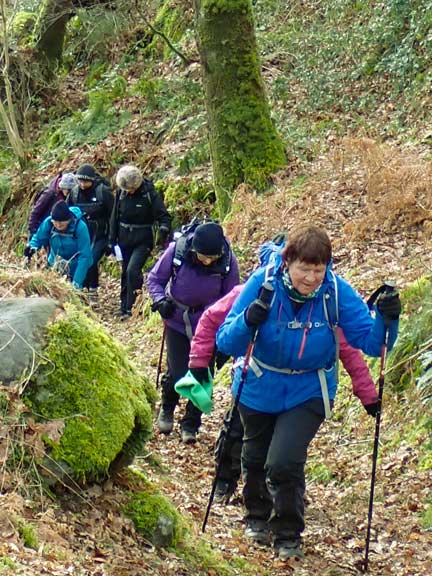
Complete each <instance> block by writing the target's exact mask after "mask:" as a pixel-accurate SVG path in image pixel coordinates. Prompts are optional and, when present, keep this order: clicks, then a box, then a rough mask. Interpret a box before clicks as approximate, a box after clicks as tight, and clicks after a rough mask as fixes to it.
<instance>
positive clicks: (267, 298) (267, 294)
mask: <svg viewBox="0 0 432 576" xmlns="http://www.w3.org/2000/svg"><path fill="white" fill-rule="evenodd" d="M273 291H274V288H273V286H272V285H271V284H270V282H265V283H264V284H263V285H262V287H261V290H260V293H259V299H260V300H261V302H262V303H263V304H264V305H265V306H269V305H270V303H271V300H272V297H273ZM257 337H258V326H257V327H256V328H254V331H253V333H252V338H251V340H250V342H249V345H248V347H247V350H246V354H245V357H244V361H243V368H242V371H241V374H240V382H239V387H238V390H237V394H236V397H235V399H234V404H233V405H232V407H231V411H230V416H229V420H228V423H227V428H226V434H225V437H224V438H223V439H222V444H221V452H220V458H219V462H218V465H217V467H216V473H215V477H214V479H213V484H212V488H211V492H210V497H209V501H208V504H207V510H206V513H205V516H204V521H203V525H202V529H201V530H202V532H203V533H204V532H205V529H206V526H207V521H208V517H209V515H210V509H211V507H212V504H213V500H214V496H215V492H216V485H217V482H218V480H219V476H220V471H221V467H222V462H223V456H224V453H225V446H226V445H227V441H228V438H229V437H230V434H231V428H232V423H233V420H234V418H233V415H234V414H235V411H236V410H237V406H238V405H239V402H240V397H241V393H242V390H243V386H244V383H245V382H246V377H247V373H248V370H249V364H250V359H251V356H252V353H253V350H254V347H255V342H256V339H257Z"/></svg>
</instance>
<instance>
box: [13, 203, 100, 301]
mask: <svg viewBox="0 0 432 576" xmlns="http://www.w3.org/2000/svg"><path fill="white" fill-rule="evenodd" d="M81 217H82V212H81V210H80V209H79V208H78V207H76V206H74V207H72V208H69V207H68V205H67V204H66V202H65V201H63V200H62V201H60V202H57V204H55V205H54V207H53V209H52V212H51V216H48V218H45V220H44V221H43V222H42V224H41V225H40V226H39V228H38V229H37V232H36V234H34V235H33V236H32V238H31V240H30V242H29V244H28V245H27V246H26V247H25V249H24V255H25V256H27V257H28V258H31V257H32V255H33V254H34V253H35V252H36V251H37V250H39V249H40V248H42V247H43V246H48V266H49V267H50V268H54V269H56V270H58V271H60V272H61V273H62V274H66V275H67V277H68V278H69V279H70V280H71V281H72V284H73V286H74V287H75V288H77V289H79V290H81V289H82V287H83V283H84V279H85V277H86V275H87V272H88V269H89V268H90V266H91V265H92V263H93V256H92V250H91V245H90V234H89V230H88V226H87V224H86V223H85V222H84V221H83V220H82V219H81Z"/></svg>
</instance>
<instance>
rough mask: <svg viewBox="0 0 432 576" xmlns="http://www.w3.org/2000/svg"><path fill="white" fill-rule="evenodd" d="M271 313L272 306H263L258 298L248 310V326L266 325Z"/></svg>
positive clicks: (246, 314)
mask: <svg viewBox="0 0 432 576" xmlns="http://www.w3.org/2000/svg"><path fill="white" fill-rule="evenodd" d="M269 312H270V306H267V304H263V302H261V300H259V299H258V298H257V299H256V300H254V301H253V302H252V304H250V305H249V307H248V308H246V313H245V320H246V324H247V325H248V326H259V325H260V324H264V322H265V321H266V320H267V317H268V315H269Z"/></svg>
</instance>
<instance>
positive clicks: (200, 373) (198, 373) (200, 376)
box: [189, 367, 209, 384]
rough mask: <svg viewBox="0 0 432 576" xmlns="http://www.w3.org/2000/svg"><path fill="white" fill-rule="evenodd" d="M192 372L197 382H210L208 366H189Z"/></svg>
mask: <svg viewBox="0 0 432 576" xmlns="http://www.w3.org/2000/svg"><path fill="white" fill-rule="evenodd" d="M189 371H190V373H191V374H192V376H193V377H194V378H195V380H196V381H197V382H199V383H200V384H202V383H203V382H208V379H209V371H208V368H207V367H206V368H189Z"/></svg>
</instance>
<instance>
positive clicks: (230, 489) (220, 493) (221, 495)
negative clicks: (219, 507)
mask: <svg viewBox="0 0 432 576" xmlns="http://www.w3.org/2000/svg"><path fill="white" fill-rule="evenodd" d="M236 488H237V482H236V481H235V480H218V481H217V483H216V490H215V494H214V501H215V502H219V503H220V504H222V503H225V504H228V502H229V501H230V498H231V496H232V495H233V494H234V492H235V490H236Z"/></svg>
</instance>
